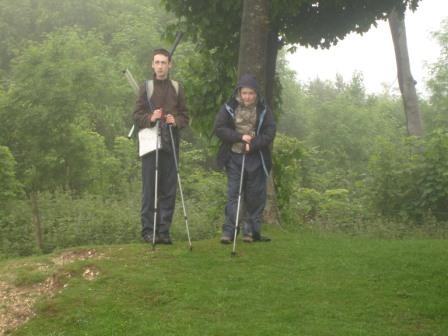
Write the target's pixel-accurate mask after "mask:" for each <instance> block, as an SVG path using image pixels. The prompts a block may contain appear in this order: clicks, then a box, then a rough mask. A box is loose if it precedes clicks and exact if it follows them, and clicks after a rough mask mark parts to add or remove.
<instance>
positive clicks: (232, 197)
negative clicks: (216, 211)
mask: <svg viewBox="0 0 448 336" xmlns="http://www.w3.org/2000/svg"><path fill="white" fill-rule="evenodd" d="M232 156H235V158H232V159H231V160H229V163H228V165H227V166H226V173H227V205H226V209H225V222H224V225H223V228H222V231H223V233H224V234H225V235H227V236H230V237H233V235H234V233H235V220H236V213H237V207H238V193H239V187H240V177H241V160H239V159H236V155H235V154H232ZM243 174H244V176H243V187H242V199H241V201H242V202H241V205H240V215H239V225H238V227H240V225H241V223H242V221H243V220H244V225H243V234H245V235H246V234H249V235H250V234H253V233H261V221H262V215H263V211H264V207H265V204H266V174H265V173H264V170H263V168H262V166H261V165H258V167H257V168H256V169H254V170H251V171H248V170H247V169H246V170H245V171H244V173H243ZM243 202H244V206H243ZM243 209H244V211H243Z"/></svg>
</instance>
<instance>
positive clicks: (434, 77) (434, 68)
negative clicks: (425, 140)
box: [425, 20, 448, 130]
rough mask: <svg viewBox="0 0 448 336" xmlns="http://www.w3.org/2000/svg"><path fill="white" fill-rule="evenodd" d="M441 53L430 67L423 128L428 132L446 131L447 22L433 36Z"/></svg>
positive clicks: (447, 97) (447, 95) (447, 79)
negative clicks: (438, 129) (428, 102)
mask: <svg viewBox="0 0 448 336" xmlns="http://www.w3.org/2000/svg"><path fill="white" fill-rule="evenodd" d="M434 35H435V37H436V38H437V40H438V42H439V44H440V47H441V52H440V56H439V59H438V61H437V62H435V63H434V64H432V65H431V68H430V79H429V81H428V87H429V88H430V90H431V99H430V103H431V106H430V108H429V109H428V110H427V113H426V114H425V127H426V128H429V130H435V129H437V128H444V129H445V130H446V129H448V91H447V83H448V20H445V21H444V23H443V24H442V27H441V29H440V31H439V32H437V33H435V34H434Z"/></svg>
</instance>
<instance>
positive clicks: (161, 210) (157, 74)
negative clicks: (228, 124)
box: [133, 49, 188, 244]
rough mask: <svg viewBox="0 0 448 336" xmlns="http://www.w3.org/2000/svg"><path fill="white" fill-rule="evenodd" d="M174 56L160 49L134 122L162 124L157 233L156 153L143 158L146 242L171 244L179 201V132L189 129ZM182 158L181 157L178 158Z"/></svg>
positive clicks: (143, 224) (143, 214)
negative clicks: (171, 75) (174, 70)
mask: <svg viewBox="0 0 448 336" xmlns="http://www.w3.org/2000/svg"><path fill="white" fill-rule="evenodd" d="M171 65H172V63H171V56H170V53H169V52H168V51H167V50H165V49H156V50H154V53H153V58H152V64H151V67H152V69H153V71H154V75H153V79H152V80H149V81H145V83H144V85H142V86H141V87H140V92H139V97H138V99H137V103H136V108H135V111H134V115H133V116H134V121H135V123H136V124H137V125H138V127H139V128H140V129H142V128H147V127H149V128H152V127H156V126H157V125H159V127H160V130H159V131H160V138H161V149H160V150H159V153H158V155H159V157H158V185H157V187H158V188H157V189H158V192H157V199H158V207H157V210H158V211H157V217H156V228H157V232H154V227H153V225H154V215H155V212H156V211H155V208H154V200H155V197H156V195H155V170H156V151H152V152H150V153H148V154H146V155H144V156H142V193H143V196H142V207H141V223H142V231H141V234H142V237H143V239H144V240H145V242H148V243H152V242H153V234H155V235H156V237H155V242H156V243H162V244H171V243H172V241H171V237H170V227H171V222H172V219H173V213H174V206H175V201H176V183H177V179H176V178H177V174H176V166H175V162H174V157H173V155H174V154H176V155H178V154H179V129H181V128H183V127H185V126H187V124H188V115H187V108H186V103H185V93H184V89H183V87H182V86H181V85H179V83H178V82H176V81H173V80H170V79H169V71H170V69H171ZM157 121H159V122H157ZM169 127H171V128H172V131H173V137H174V145H175V150H176V153H173V152H172V151H173V150H172V144H171V137H170V130H169ZM177 157H179V156H177Z"/></svg>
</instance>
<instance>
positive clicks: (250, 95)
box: [240, 87, 257, 106]
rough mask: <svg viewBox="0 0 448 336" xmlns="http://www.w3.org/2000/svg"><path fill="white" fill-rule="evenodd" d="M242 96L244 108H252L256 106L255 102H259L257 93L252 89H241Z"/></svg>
mask: <svg viewBox="0 0 448 336" xmlns="http://www.w3.org/2000/svg"><path fill="white" fill-rule="evenodd" d="M240 96H241V101H242V102H243V104H244V106H250V105H253V104H255V101H256V100H257V92H255V90H253V89H251V88H246V87H243V88H241V89H240Z"/></svg>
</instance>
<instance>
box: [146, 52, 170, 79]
mask: <svg viewBox="0 0 448 336" xmlns="http://www.w3.org/2000/svg"><path fill="white" fill-rule="evenodd" d="M151 67H152V69H153V70H154V73H155V74H156V78H157V79H166V78H167V77H168V72H169V71H170V68H171V62H170V61H169V59H168V57H167V56H165V55H162V54H157V55H154V58H153V59H152V65H151Z"/></svg>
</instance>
